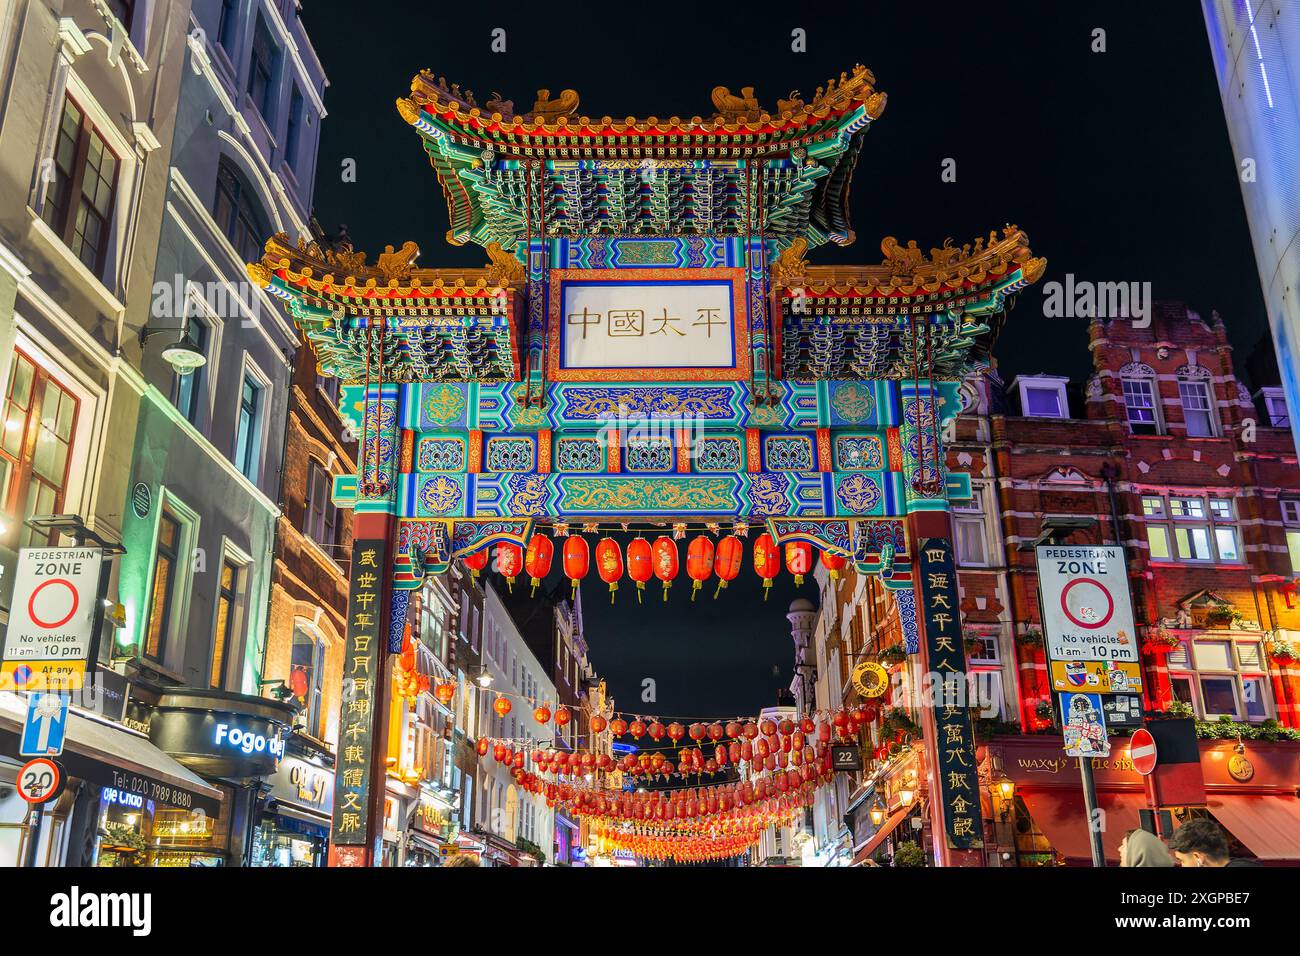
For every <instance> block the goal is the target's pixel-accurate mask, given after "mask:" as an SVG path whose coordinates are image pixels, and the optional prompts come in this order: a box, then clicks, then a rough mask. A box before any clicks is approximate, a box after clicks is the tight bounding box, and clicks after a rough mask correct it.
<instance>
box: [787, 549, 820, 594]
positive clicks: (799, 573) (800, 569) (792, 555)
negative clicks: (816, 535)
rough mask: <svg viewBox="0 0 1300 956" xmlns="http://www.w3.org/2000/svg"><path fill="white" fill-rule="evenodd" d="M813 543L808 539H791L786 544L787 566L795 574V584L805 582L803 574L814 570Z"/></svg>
mask: <svg viewBox="0 0 1300 956" xmlns="http://www.w3.org/2000/svg"><path fill="white" fill-rule="evenodd" d="M812 560H813V553H812V545H811V544H809V543H808V542H807V541H790V542H787V543H786V546H785V567H786V570H788V571H789V572H790V573H791V574H793V575H794V583H795V584H803V576H804V575H805V574H808V573H809V572H810V571H812Z"/></svg>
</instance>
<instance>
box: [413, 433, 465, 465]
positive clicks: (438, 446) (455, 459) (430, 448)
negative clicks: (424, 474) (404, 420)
mask: <svg viewBox="0 0 1300 956" xmlns="http://www.w3.org/2000/svg"><path fill="white" fill-rule="evenodd" d="M415 461H416V465H415V467H416V468H417V469H418V470H419V471H464V470H465V439H463V438H422V439H420V444H419V446H418V449H417V451H416V455H415Z"/></svg>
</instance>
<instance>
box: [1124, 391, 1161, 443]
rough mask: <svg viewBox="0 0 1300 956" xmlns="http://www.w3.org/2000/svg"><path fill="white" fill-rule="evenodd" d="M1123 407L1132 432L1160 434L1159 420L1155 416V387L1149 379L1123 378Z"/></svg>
mask: <svg viewBox="0 0 1300 956" xmlns="http://www.w3.org/2000/svg"><path fill="white" fill-rule="evenodd" d="M1124 408H1125V411H1126V414H1127V416H1128V424H1129V428H1130V429H1131V430H1132V431H1133V434H1135V435H1158V434H1160V420H1159V418H1158V417H1157V416H1156V396H1155V387H1154V385H1153V384H1152V382H1151V380H1150V379H1145V378H1126V379H1124Z"/></svg>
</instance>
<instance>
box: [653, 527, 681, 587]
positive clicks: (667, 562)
mask: <svg viewBox="0 0 1300 956" xmlns="http://www.w3.org/2000/svg"><path fill="white" fill-rule="evenodd" d="M652 551H653V559H652V563H653V564H654V572H655V577H657V578H658V579H659V580H660V582H661V583H662V584H663V597H664V600H665V601H667V600H668V589H669V588H670V587H672V586H673V581H674V580H675V579H676V578H677V572H678V570H680V568H679V565H678V555H677V542H676V541H674V540H673V539H672V538H670V537H668V535H666V534H664V535H660V536H659V537H657V538H655V543H654V548H653V549H652Z"/></svg>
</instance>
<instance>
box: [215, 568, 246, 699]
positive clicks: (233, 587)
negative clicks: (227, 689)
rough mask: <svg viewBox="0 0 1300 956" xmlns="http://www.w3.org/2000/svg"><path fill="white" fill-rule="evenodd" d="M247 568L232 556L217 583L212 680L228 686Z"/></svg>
mask: <svg viewBox="0 0 1300 956" xmlns="http://www.w3.org/2000/svg"><path fill="white" fill-rule="evenodd" d="M242 571H243V569H242V568H241V567H240V566H239V565H237V564H235V563H234V562H233V561H231V560H230V558H223V559H222V561H221V577H220V579H219V580H218V582H217V621H216V626H215V628H214V629H213V636H212V671H211V677H209V679H208V683H209V684H211V685H212V686H213V687H223V686H224V685H225V673H226V659H227V657H228V655H229V654H230V652H231V651H232V650H236V649H237V647H238V644H239V640H238V635H239V632H238V630H237V628H238V626H239V585H240V576H241V573H242Z"/></svg>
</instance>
